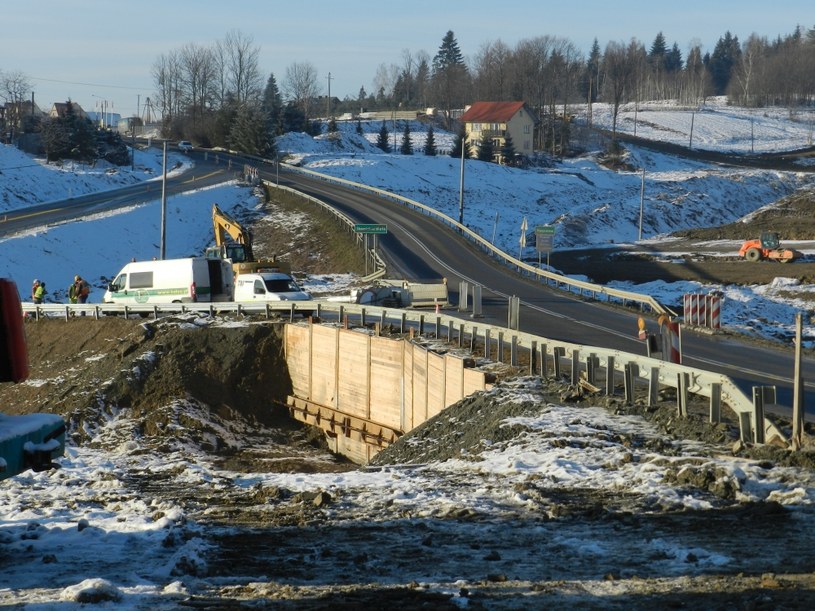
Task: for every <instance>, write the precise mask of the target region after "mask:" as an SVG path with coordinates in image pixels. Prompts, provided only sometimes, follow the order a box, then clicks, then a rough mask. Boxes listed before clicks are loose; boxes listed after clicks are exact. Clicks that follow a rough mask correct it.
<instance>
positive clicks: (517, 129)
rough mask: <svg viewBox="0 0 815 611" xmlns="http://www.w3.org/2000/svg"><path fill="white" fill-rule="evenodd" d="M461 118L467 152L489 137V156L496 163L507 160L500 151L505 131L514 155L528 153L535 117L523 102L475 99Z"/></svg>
mask: <svg viewBox="0 0 815 611" xmlns="http://www.w3.org/2000/svg"><path fill="white" fill-rule="evenodd" d="M461 121H462V123H463V124H464V132H465V134H466V137H467V145H468V147H470V153H471V154H473V153H474V152H476V151H477V149H478V148H479V147H480V146H481V143H482V142H483V141H484V140H485V139H487V138H489V139H490V140H492V147H493V159H494V160H495V161H497V162H498V163H506V162H507V161H510V162H511V160H506V159H504V158H503V155H502V150H503V148H504V144H505V143H506V138H507V135H509V136H510V137H511V139H512V146H513V148H514V149H515V154H516V155H523V156H528V155H531V154H532V152H533V142H534V140H535V126H536V125H537V124H538V119H537V117H535V115H534V113H533V112H532V111H531V110H530V108H529V107H528V106H527V105H526V102H475V103H474V104H473V105H472V106H470V107H469V108H468V109H467V110H466V111H465V112H464V114H463V115H462V116H461ZM473 149H475V151H474V150H473Z"/></svg>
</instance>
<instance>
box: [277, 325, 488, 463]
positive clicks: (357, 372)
mask: <svg viewBox="0 0 815 611" xmlns="http://www.w3.org/2000/svg"><path fill="white" fill-rule="evenodd" d="M285 353H286V363H287V364H288V368H289V376H290V377H291V381H292V388H293V392H294V395H295V396H297V397H300V398H302V399H307V400H309V401H312V402H314V403H318V404H320V405H324V406H327V407H332V408H334V409H337V410H340V411H341V412H343V413H345V414H349V415H352V416H357V417H360V418H365V419H367V420H369V421H372V422H376V423H378V424H381V425H383V426H387V427H391V428H393V429H396V430H401V431H403V432H408V431H410V430H411V429H413V428H415V427H416V426H418V425H420V424H421V423H422V422H424V421H425V420H427V419H429V418H431V417H433V416H434V415H436V414H438V413H439V412H440V411H441V410H443V409H444V408H445V407H447V406H449V405H452V404H454V403H456V402H457V401H459V400H461V399H462V398H464V397H465V396H467V395H470V394H472V393H474V392H477V391H479V390H483V389H484V388H485V387H486V380H485V375H484V373H483V372H481V371H477V370H473V369H467V368H465V367H464V360H463V359H462V358H460V357H457V356H454V355H450V354H446V355H439V354H436V353H434V352H430V351H428V350H425V349H424V348H422V347H421V346H419V345H416V344H413V343H411V342H408V341H406V340H404V339H391V338H386V337H377V336H373V335H371V334H369V333H366V332H361V331H359V330H356V331H355V330H351V329H341V328H338V327H331V326H322V325H314V324H311V325H295V324H288V325H286V334H285ZM349 442H350V441H349V440H344V441H338V451H342V453H343V454H346V453H349V452H350V453H351V454H355V455H357V456H362V454H361V453H364V452H363V451H362V449H360V448H348V447H346V445H347V443H349Z"/></svg>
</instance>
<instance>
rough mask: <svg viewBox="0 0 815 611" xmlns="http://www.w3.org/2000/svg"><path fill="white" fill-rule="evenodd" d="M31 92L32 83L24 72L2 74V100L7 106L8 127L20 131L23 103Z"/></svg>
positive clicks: (0, 87)
mask: <svg viewBox="0 0 815 611" xmlns="http://www.w3.org/2000/svg"><path fill="white" fill-rule="evenodd" d="M30 92H31V82H30V81H29V80H28V77H27V76H26V75H25V74H23V73H22V72H19V71H15V72H0V99H2V100H3V102H5V105H6V125H7V127H10V128H13V129H20V127H21V123H22V118H23V117H22V110H23V101H25V99H26V98H27V97H28V95H29V93H30Z"/></svg>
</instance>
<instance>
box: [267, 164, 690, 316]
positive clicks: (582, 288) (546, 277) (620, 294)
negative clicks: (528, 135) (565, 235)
mask: <svg viewBox="0 0 815 611" xmlns="http://www.w3.org/2000/svg"><path fill="white" fill-rule="evenodd" d="M283 165H285V166H286V167H287V168H288V169H290V170H292V171H296V172H301V173H303V174H308V175H310V176H314V177H316V178H319V179H321V180H325V181H328V182H336V183H338V184H342V185H346V186H349V187H352V188H355V189H361V190H364V191H369V192H371V193H375V194H376V195H379V196H380V197H386V198H388V199H391V200H394V201H397V202H399V203H401V204H404V205H406V206H408V207H410V208H413V209H415V210H419V211H421V212H422V213H424V214H427V215H428V216H432V217H435V218H437V219H439V220H440V221H441V222H443V223H444V224H446V225H448V226H450V227H452V228H453V229H455V230H456V231H458V232H459V233H461V234H462V235H464V236H465V237H467V238H469V239H470V240H471V241H473V242H475V243H476V244H478V246H479V247H480V248H481V249H482V250H483V251H485V252H487V253H488V254H489V255H491V256H492V257H495V258H496V259H499V260H501V261H503V262H504V263H505V264H507V265H509V266H511V267H515V268H517V269H518V271H521V272H523V273H526V274H528V275H530V276H534V277H536V278H537V279H538V280H543V281H545V282H546V283H547V284H548V283H549V282H552V283H554V284H555V286H558V287H559V286H561V285H562V286H566V287H568V288H569V290H571V289H576V290H577V291H578V292H579V294H580V295H581V296H582V295H584V294H586V293H588V294H590V295H591V296H592V297H593V298H595V299H596V298H598V296H605V297H606V298H607V299H608V300H610V299H612V298H616V299H619V300H621V301H623V302H635V303H639V304H640V308H641V309H644V308H645V307H648V308H650V309H651V310H652V311H653V312H655V313H657V314H668V315H670V316H676V312H674V311H672V310H671V309H670V308H668V307H666V306H664V305H663V304H661V303H659V302H658V301H657V300H656V299H655V298H654V297H652V296H651V295H643V294H641V293H634V292H631V291H624V290H621V289H614V288H610V287H606V286H602V285H599V284H594V283H592V282H585V281H583V280H577V279H574V278H569V277H567V276H564V275H562V274H557V273H554V272H550V271H548V270H543V269H540V268H537V267H535V266H533V265H529V264H528V263H525V262H523V261H521V260H520V259H516V258H515V257H513V256H512V255H510V254H508V253H506V252H504V251H503V250H501V249H500V248H497V247H495V246H494V245H493V244H491V243H490V242H488V241H487V240H486V239H484V238H483V237H482V236H480V235H478V234H477V233H475V232H474V231H472V230H471V229H470V228H469V227H467V226H465V225H462V224H461V223H459V222H458V221H456V220H455V219H453V218H452V217H449V216H447V215H446V214H444V213H442V212H439V211H438V210H435V209H434V208H431V207H430V206H426V205H425V204H422V203H421V202H417V201H415V200H412V199H409V198H407V197H403V196H401V195H397V194H395V193H391V192H390V191H385V190H383V189H377V188H376V187H371V186H368V185H364V184H361V183H357V182H353V181H350V180H346V179H344V178H337V177H335V176H329V175H328V174H323V173H321V172H315V171H314V170H307V169H306V168H300V167H297V166H293V165H290V164H283Z"/></svg>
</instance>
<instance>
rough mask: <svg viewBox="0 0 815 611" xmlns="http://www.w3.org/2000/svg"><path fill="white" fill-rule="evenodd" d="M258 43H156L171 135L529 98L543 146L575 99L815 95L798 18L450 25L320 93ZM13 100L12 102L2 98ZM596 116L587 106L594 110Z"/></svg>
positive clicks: (206, 137) (221, 138) (4, 83)
mask: <svg viewBox="0 0 815 611" xmlns="http://www.w3.org/2000/svg"><path fill="white" fill-rule="evenodd" d="M259 56H260V47H259V46H258V45H257V44H255V42H254V41H253V39H252V38H251V37H249V36H247V35H245V34H243V33H241V32H240V31H237V30H233V31H230V32H229V33H227V34H226V36H225V37H224V38H223V39H222V40H219V41H216V42H215V43H214V44H212V45H200V44H194V43H189V44H186V45H183V46H182V47H180V48H178V49H174V50H171V51H168V52H166V53H163V54H161V55H160V56H159V57H158V58H157V59H156V60H155V61H154V63H153V65H152V68H151V75H152V78H153V82H154V86H155V94H154V98H153V99H154V102H155V104H156V106H157V107H158V109H159V110H160V111H161V115H162V117H163V131H164V135H165V136H166V137H169V138H174V139H186V140H192V141H193V142H195V143H196V144H199V145H202V146H210V147H215V146H226V147H229V148H231V149H233V150H239V151H243V152H246V153H250V154H256V155H261V156H268V155H271V154H274V137H275V136H277V135H279V134H282V133H285V132H288V131H305V132H307V133H318V132H319V131H320V130H321V129H322V126H321V124H320V120H319V119H318V117H328V116H329V115H334V116H338V115H339V114H340V113H343V112H359V111H362V110H383V109H393V108H413V109H425V108H431V107H432V108H435V109H437V110H438V111H439V114H440V116H441V117H442V118H443V120H446V121H448V122H447V123H446V124H445V125H444V127H446V128H447V129H455V126H454V125H453V124H452V118H453V117H454V111H455V110H457V109H462V108H463V107H464V106H465V105H466V104H469V103H471V102H473V101H477V100H484V101H515V100H522V101H525V102H526V103H527V104H528V105H529V106H530V107H531V108H532V109H533V110H534V111H535V112H536V113H537V115H538V118H539V120H540V128H539V130H538V134H537V142H536V146H537V148H539V149H548V147H549V146H550V145H551V146H552V149H553V150H554V148H555V146H554V145H555V142H556V141H559V143H560V145H562V144H563V139H564V134H567V133H568V121H569V118H570V117H569V105H570V104H578V103H580V104H586V103H589V109H590V108H591V105H590V103H591V102H606V103H609V104H611V105H612V111H613V118H614V128H615V129H616V118H617V114H618V112H619V109H620V107H621V106H622V105H623V104H627V103H632V102H633V103H638V102H642V101H646V100H668V99H671V100H677V101H678V102H679V103H680V104H685V105H688V106H697V105H700V104H703V103H704V102H705V100H706V99H707V98H708V97H709V96H712V95H726V96H728V98H729V100H730V101H731V102H732V103H734V104H738V105H744V106H752V107H759V106H766V105H785V106H791V107H792V106H799V105H804V106H810V105H812V104H813V101H815V28H812V29H808V30H807V29H804V28H802V27H800V26H799V27H796V28H795V30H794V31H793V32H792V33H791V34H789V35H786V36H778V37H777V38H775V39H773V40H770V39H768V38H766V37H761V36H758V35H757V34H751V35H750V36H749V37H748V38H747V40H746V41H744V42H740V41H739V40H738V37H736V36H734V35H732V34H731V33H730V32H729V31H728V32H725V34H723V35H722V36H721V37H720V38H719V39H718V41H717V42H716V45H715V47H714V48H713V51H712V52H704V53H703V51H702V48H701V46H700V45H698V44H693V45H692V46H691V47H690V48H689V49H688V50H687V52H686V53H685V54H683V52H682V51H681V50H680V48H679V46H678V44H677V43H676V42H673V43H672V44H670V45H669V44H668V42H667V40H666V38H665V36H664V35H663V33H662V32H659V33H657V34H656V36H655V38H654V40H653V41H652V42H651V44H650V46H647V47H646V45H645V44H644V43H642V42H640V41H639V40H637V39H631V40H630V41H628V42H624V41H610V42H608V43H607V44H606V46H605V47H604V48H602V49H601V47H600V45H599V43H598V41H597V39H596V38H595V40H594V43H593V45H592V48H591V49H590V51H589V53H588V55H587V56H584V55H583V54H582V53H581V52H580V50H579V49H578V48H577V47H576V46H575V45H574V44H573V43H572V42H571V41H569V40H568V39H566V38H562V37H558V36H549V35H544V36H537V37H533V38H528V39H523V40H521V41H519V42H518V43H516V44H515V45H513V46H509V45H507V44H505V43H504V42H502V41H501V40H500V39H499V40H495V41H488V42H485V43H483V44H482V45H481V46H480V47H479V49H478V50H477V51H476V53H475V54H473V55H472V57H471V58H470V59H469V60H468V61H465V58H464V56H463V54H462V52H461V49H460V48H459V45H458V41H457V40H456V37H455V34H454V32H453V31H452V30H451V31H448V32H447V33H446V34H445V35H444V36H443V38H442V40H441V44H440V45H439V48H438V50H437V51H436V53H435V55H433V56H432V57H431V56H430V55H429V54H428V53H427V52H425V51H419V52H412V51H410V50H407V49H405V50H403V51H402V53H401V63H400V64H390V65H387V64H381V65H380V66H378V68H377V69H376V73H375V74H374V77H373V80H372V83H373V91H372V92H370V93H369V92H368V91H366V89H365V87H364V86H362V87H360V89H359V93H358V94H357V96H356V97H351V96H346V98H345V99H343V100H338V99H329V98H328V96H326V95H324V92H323V84H322V79H320V78H319V74H318V71H317V68H316V67H315V66H314V65H313V64H311V63H310V62H308V61H298V62H294V63H292V64H291V65H289V66H288V67H287V68H286V71H285V74H283V75H282V79H281V82H280V83H279V84H278V79H277V77H276V76H275V75H274V74H268V75H266V74H264V73H263V72H262V71H261V68H260V65H259ZM26 90H30V88H28V83H27V81H26V79H25V78H24V75H21V74H20V73H9V74H4V73H2V72H0V97H1V98H2V99H4V100H5V101H18V102H19V101H20V100H21V99H22V96H23V93H24V92H25V91H26ZM7 106H8V105H7ZM588 117H589V122H590V121H591V115H590V114H589V115H588Z"/></svg>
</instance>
